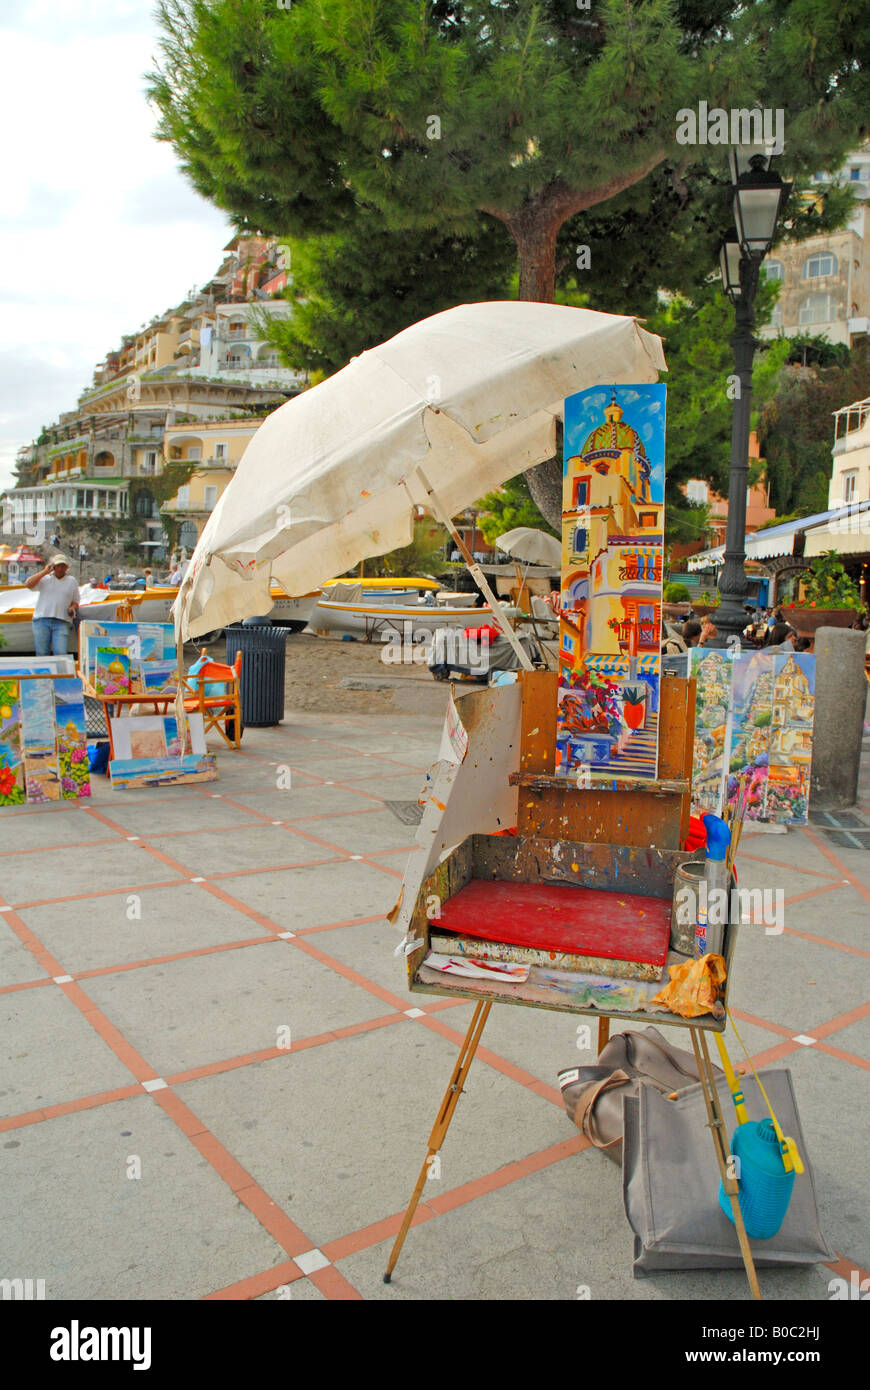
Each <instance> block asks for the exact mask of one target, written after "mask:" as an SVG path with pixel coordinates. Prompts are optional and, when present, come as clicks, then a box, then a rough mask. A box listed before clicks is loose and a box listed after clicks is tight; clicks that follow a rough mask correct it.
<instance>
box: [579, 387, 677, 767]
mask: <svg viewBox="0 0 870 1390" xmlns="http://www.w3.org/2000/svg"><path fill="white" fill-rule="evenodd" d="M665 401H666V388H665V387H664V386H660V385H639V386H615V387H611V388H607V389H604V388H601V387H593V388H591V389H590V390H588V391H581V392H579V393H578V394H577V395H576V396H570V397H569V398H568V399H567V400H566V402H565V464H564V469H563V499H562V598H561V624H560V627H561V641H560V655H559V716H558V728H557V759H558V764H557V772H559V773H562V774H565V775H567V774H569V773H572V772H574V771H576V770H577V769H578V768H579V767H581V766H584V765H585V766H586V767H588V768H589V771H590V776H591V778H592V780H594V781H597V782H602V783H607V782H608V781H612V780H614V779H615V778H619V779H620V780H622V779H625V778H629V779H630V778H638V777H639V778H654V777H655V775H656V768H657V761H658V694H659V675H660V654H659V653H660V643H661V588H662V536H663V510H664V444H665Z"/></svg>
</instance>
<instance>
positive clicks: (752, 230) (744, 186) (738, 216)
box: [716, 151, 791, 646]
mask: <svg viewBox="0 0 870 1390" xmlns="http://www.w3.org/2000/svg"><path fill="white" fill-rule="evenodd" d="M730 158H731V175H732V191H731V201H732V207H733V210H734V222H735V225H736V227H737V235H736V236H733V235H732V236H729V237H727V238H726V239H725V241H723V243H722V246H721V248H720V252H719V263H720V268H721V273H722V284H723V286H724V288H725V293H726V294H727V295H728V298H729V299H730V300H731V302H732V304H733V305H734V310H735V319H736V327H735V331H734V335H733V337H732V339H731V346H732V348H733V349H734V375H735V378H736V382H737V390H736V391H735V395H734V412H733V415H732V417H731V461H730V469H729V482H728V526H727V530H726V532H725V557H724V565H723V568H722V575H721V578H720V580H719V592H720V594H721V603H720V605H719V607H718V609H717V610H716V628H717V631H718V634H719V637H718V641H717V643H716V645H719V646H726V645H727V643H728V639H729V638H730V637H735V636H736V637H738V638H739V637H740V635H741V633H742V632H743V629H744V628H745V626H746V612H745V608H744V605H745V603H746V591H747V585H746V570H745V568H744V562H745V560H746V551H745V549H744V543H745V538H746V491H747V481H748V476H749V424H750V415H751V408H752V359H753V357H754V355H755V349H756V346H757V342H756V338H755V331H754V330H755V296H756V293H757V291H758V274H759V270H760V268H761V262H762V261H763V260H764V257H765V256H766V255H767V254H768V252H769V251H770V248H771V247H772V246H773V243H774V239H775V235H776V222H777V218H778V216H779V213H780V209H781V208H782V206H783V204H784V202H785V200H786V199H787V198H788V195H789V193H790V192H791V184H790V183H783V181H782V179H781V178H780V177H779V174H777V173H775V172H773V171H772V170H771V169H770V167H769V165H770V156H769V155H768V154H762V153H756V154H754V155H751V156H750V157H749V158H748V161H744V160H743V159H741V158H740V154H739V152H737V151H732V152H731V156H730ZM744 163H748V167H744V168H743V169H742V172H741V167H742V165H743V164H744Z"/></svg>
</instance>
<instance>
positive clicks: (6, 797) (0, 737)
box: [0, 661, 91, 806]
mask: <svg viewBox="0 0 870 1390" xmlns="http://www.w3.org/2000/svg"><path fill="white" fill-rule="evenodd" d="M36 674H40V675H44V677H45V678H44V679H39V680H33V679H27V678H26V677H28V676H33V675H36ZM90 794H91V784H90V768H89V762H88V741H87V727H86V723H85V707H84V698H83V694H82V683H81V681H80V680H78V679H77V678H75V677H60V676H54V675H51V674H50V673H49V672H45V673H42V672H40V668H39V662H38V661H37V662H34V663H33V665H27V666H25V665H21V666H17V667H15V668H13V669H7V670H4V671H2V672H0V806H15V805H20V804H21V803H23V802H24V801H28V802H31V803H39V802H45V801H75V800H77V799H78V798H80V797H87V796H90Z"/></svg>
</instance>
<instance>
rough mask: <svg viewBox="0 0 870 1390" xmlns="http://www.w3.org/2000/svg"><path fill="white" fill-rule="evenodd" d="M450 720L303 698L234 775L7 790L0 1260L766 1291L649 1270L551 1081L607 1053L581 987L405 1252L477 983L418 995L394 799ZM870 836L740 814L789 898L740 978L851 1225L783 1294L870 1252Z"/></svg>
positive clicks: (516, 1026) (127, 1277)
mask: <svg viewBox="0 0 870 1390" xmlns="http://www.w3.org/2000/svg"><path fill="white" fill-rule="evenodd" d="M438 735H439V723H438V721H436V720H434V719H432V718H428V717H427V718H426V719H425V720H412V719H409V718H407V717H405V716H397V715H393V716H385V717H380V716H379V717H365V718H363V717H360V718H351V717H345V716H338V715H330V713H329V712H328V710H327V711H325V712H324V713H323V714H322V715H320V716H315V715H301V716H299V715H297V716H294V715H293V714H292V713H290V712H288V714H287V717H286V719H285V722H284V724H283V725H282V726H281V727H280V728H278V729H271V730H262V731H260V730H248V731H246V734H245V738H244V745H243V749H242V751H241V752H239V753H230V752H229V751H225V752H223V753H221V754H220V755H219V768H220V780H219V781H218V782H217V783H214V784H206V785H203V786H199V787H180V788H175V789H171V790H170V789H166V790H164V791H162V792H161V791H139V792H113V791H112V790H111V789H110V788H109V786H108V784H107V783H106V782H105V781H104V780H103V779H99V778H98V779H95V782H94V792H95V794H94V796H93V798H92V800H91V801H90V803H87V802H83V803H80V804H79V805H77V806H73V805H64V806H62V807H59V808H54V807H53V808H50V809H45V810H44V809H37V808H27V807H24V808H20V809H15V810H8V809H7V810H3V811H2V812H0V816H2V820H0V1016H2V1023H0V1029H2V1048H0V1056H2V1079H0V1130H2V1134H0V1232H2V1236H0V1242H2V1257H0V1277H3V1278H33V1279H44V1280H45V1284H46V1297H47V1298H49V1299H57V1298H70V1299H97V1298H119V1299H136V1298H161V1299H199V1298H218V1299H238V1298H261V1297H262V1298H276V1297H282V1298H293V1299H296V1298H303V1299H306V1298H309V1299H310V1298H313V1299H319V1298H327V1299H352V1298H369V1299H372V1298H378V1299H420V1298H428V1299H484V1298H502V1299H523V1298H536V1299H545V1298H558V1299H574V1298H576V1296H577V1289H578V1287H579V1286H585V1287H586V1288H588V1289H589V1291H590V1294H591V1297H592V1298H593V1299H608V1298H633V1299H644V1300H666V1301H669V1300H678V1299H704V1298H710V1297H722V1298H730V1299H743V1298H745V1297H746V1296H747V1286H746V1283H745V1280H744V1277H743V1275H742V1272H733V1273H732V1272H727V1273H724V1274H723V1273H715V1274H714V1273H700V1274H698V1273H694V1274H691V1275H688V1274H682V1273H673V1274H667V1275H660V1276H656V1277H654V1278H650V1279H645V1280H641V1281H635V1280H633V1278H632V1273H631V1259H632V1235H631V1231H630V1229H629V1226H628V1224H627V1222H626V1219H625V1215H624V1212H623V1207H622V1200H621V1190H620V1174H619V1171H618V1169H617V1168H616V1167H615V1165H613V1164H611V1163H609V1162H608V1161H607V1160H606V1159H605V1158H604V1157H603V1156H602V1155H600V1154H599V1153H597V1152H596V1151H595V1150H592V1149H590V1148H589V1147H588V1146H587V1144H586V1141H585V1140H584V1139H583V1138H582V1137H581V1136H580V1135H579V1134H578V1132H577V1131H576V1129H574V1127H573V1126H572V1125H571V1124H570V1123H569V1121H568V1119H567V1117H566V1115H565V1114H564V1111H563V1109H562V1105H561V1101H560V1097H559V1093H558V1089H557V1088H556V1072H557V1070H558V1069H559V1068H560V1067H564V1066H567V1065H570V1064H572V1062H573V1063H576V1062H578V1061H580V1062H587V1063H589V1062H591V1061H592V1060H593V1057H592V1055H591V1054H589V1053H586V1054H581V1053H580V1052H578V1051H577V1046H576V1044H577V1036H576V1019H575V1018H573V1017H572V1016H571V1015H567V1014H566V1015H561V1014H554V1013H546V1012H542V1011H539V1010H529V1009H516V1008H509V1007H505V1008H500V1009H495V1010H494V1011H493V1016H492V1018H491V1020H490V1022H489V1024H488V1026H487V1031H486V1033H485V1035H484V1040H483V1045H482V1047H481V1050H480V1052H479V1054H478V1059H477V1060H476V1061H475V1064H474V1067H473V1069H472V1072H471V1075H470V1078H469V1082H468V1085H467V1088H466V1094H465V1095H464V1097H463V1098H462V1100H461V1102H460V1105H459V1107H458V1110H457V1114H456V1118H455V1120H454V1122H453V1126H452V1128H451V1131H450V1135H449V1137H448V1140H447V1142H446V1144H445V1147H444V1149H443V1152H442V1155H441V1171H440V1175H439V1176H438V1177H437V1178H434V1179H433V1181H432V1182H431V1183H428V1184H427V1187H426V1190H425V1193H424V1196H425V1200H424V1202H423V1203H421V1206H420V1208H419V1212H418V1216H417V1220H416V1223H415V1226H414V1228H413V1229H412V1230H411V1232H410V1234H409V1237H408V1240H407V1242H406V1245H405V1249H404V1252H403V1254H402V1258H401V1260H400V1262H399V1265H398V1268H397V1271H396V1275H395V1277H394V1282H393V1283H392V1284H391V1285H390V1286H385V1285H384V1284H383V1282H382V1274H383V1269H384V1266H385V1263H386V1259H387V1255H388V1252H389V1248H390V1243H391V1240H392V1237H393V1235H394V1234H395V1232H396V1230H397V1228H398V1225H399V1221H400V1219H401V1215H402V1212H403V1210H404V1207H405V1204H406V1202H407V1200H408V1197H409V1196H410V1192H411V1189H412V1187H413V1184H414V1181H415V1179H416V1175H417V1172H418V1170H419V1166H420V1163H421V1161H422V1158H423V1155H424V1153H425V1145H426V1139H427V1136H428V1134H429V1130H430V1128H431V1125H432V1121H433V1120H434V1117H435V1113H436V1111H437V1108H438V1105H439V1104H440V1101H441V1097H442V1095H443V1091H444V1087H445V1085H446V1082H447V1079H448V1077H449V1074H450V1071H451V1068H452V1065H453V1061H454V1059H455V1055H456V1048H457V1046H458V1044H459V1043H460V1041H461V1038H462V1036H463V1034H464V1032H465V1028H466V1026H467V1022H468V1019H469V1016H470V1007H471V1006H470V1005H468V1004H466V1003H464V1002H457V1001H453V1000H446V1001H437V1000H436V1001H435V1002H432V998H431V996H428V995H410V994H409V993H408V992H407V990H406V987H405V982H404V974H403V968H402V965H401V963H400V962H399V961H398V960H397V959H395V958H394V955H393V951H394V948H395V946H396V945H397V939H398V933H397V932H396V930H395V929H394V928H393V927H391V926H390V925H389V924H388V923H387V922H386V921H385V914H386V913H387V912H388V911H389V909H390V907H391V906H392V904H393V902H394V901H395V898H396V896H397V893H398V888H399V883H400V879H401V875H402V870H403V865H404V859H405V855H406V852H407V851H408V850H409V849H410V848H411V845H412V842H413V834H414V831H413V827H412V826H408V825H404V824H402V822H401V821H400V819H399V818H398V817H397V816H396V815H394V814H393V813H392V812H391V811H390V810H389V809H388V808H387V807H386V806H385V805H384V803H385V802H386V801H403V800H404V801H412V800H416V796H417V792H418V790H419V787H420V785H421V782H422V774H423V772H424V770H425V768H426V767H427V766H428V765H429V763H430V762H431V761H432V759H433V758H434V756H435V753H436V749H437V746H438ZM865 766H868V770H870V758H866V759H865ZM288 783H289V785H288ZM859 810H860V811H863V812H864V813H868V812H870V788H868V789H867V792H866V793H865V796H864V801H863V802H862V804H861V807H860V808H859ZM863 823H864V824H866V823H867V822H866V821H864V822H863ZM855 845H856V847H855V848H852V847H851V845H850V844H848V842H847V844H846V845H845V846H844V845H843V844H841V843H835V842H834V841H833V840H832V839H831V837H830V835H829V834H827V832H826V831H825V830H824V829H823V828H821V827H820V826H819V825H813V826H810V827H809V828H808V829H806V830H800V831H793V832H790V833H789V834H788V835H787V836H773V835H763V834H761V833H755V834H752V833H750V832H747V833H746V835H745V836H744V838H743V841H742V844H741V855H740V861H739V866H740V873H741V883H742V884H743V885H744V886H747V887H754V886H757V887H762V888H774V889H775V888H779V887H781V888H783V890H784V892H785V897H786V903H787V915H786V922H787V926H786V929H785V931H784V932H783V933H782V935H766V934H765V933H764V931H763V929H760V928H759V929H754V928H753V929H751V930H750V931H748V932H745V933H743V934H742V935H743V937H744V938H745V939H744V940H742V941H741V947H740V950H739V952H738V954H737V956H736V959H735V967H734V979H733V986H732V995H731V999H732V1005H733V1006H734V1010H735V1014H736V1017H737V1019H738V1022H739V1023H741V1024H742V1025H743V1032H744V1037H745V1040H746V1042H747V1045H748V1047H749V1048H750V1051H751V1052H752V1054H753V1059H754V1061H755V1064H756V1065H761V1064H778V1065H782V1066H787V1067H788V1068H790V1070H791V1071H792V1075H793V1078H794V1083H795V1088H796V1092H797V1097H798V1103H799V1106H800V1111H801V1119H802V1124H803V1128H804V1131H805V1134H806V1138H807V1144H808V1146H809V1149H810V1155H811V1158H812V1161H813V1164H814V1168H815V1180H816V1188H817V1193H818V1199H819V1206H820V1212H821V1220H822V1228H823V1230H824V1232H825V1235H826V1237H827V1239H828V1241H829V1242H830V1243H831V1245H832V1247H833V1248H834V1249H835V1250H836V1252H837V1259H836V1261H835V1262H833V1263H832V1264H831V1266H830V1267H828V1266H816V1267H814V1268H812V1269H808V1270H793V1269H792V1270H781V1271H776V1272H771V1271H766V1270H765V1271H762V1272H761V1276H760V1277H761V1284H762V1289H763V1292H764V1294H765V1297H767V1298H773V1299H804V1298H809V1299H827V1298H829V1296H830V1295H829V1291H828V1283H829V1281H830V1280H831V1278H832V1277H833V1275H834V1274H842V1273H845V1274H846V1275H847V1276H848V1273H849V1271H851V1270H852V1269H856V1268H857V1269H859V1270H860V1271H861V1277H867V1275H866V1271H867V1270H868V1269H870V1225H868V1219H867V1206H866V1164H865V1162H864V1157H863V1154H864V1144H863V1142H862V1135H861V1134H860V1133H858V1132H856V1126H858V1127H861V1128H862V1129H863V1128H865V1127H866V1112H867V1090H868V1087H867V1082H868V1076H867V1073H868V1071H870V1002H868V990H867V980H868V970H867V962H868V958H870V939H868V936H870V933H868V920H870V855H868V853H867V852H866V850H863V849H862V848H860V847H858V846H860V840H859V839H858V840H856V841H855ZM617 1027H618V1025H616V1024H614V1030H615V1029H616V1028H617Z"/></svg>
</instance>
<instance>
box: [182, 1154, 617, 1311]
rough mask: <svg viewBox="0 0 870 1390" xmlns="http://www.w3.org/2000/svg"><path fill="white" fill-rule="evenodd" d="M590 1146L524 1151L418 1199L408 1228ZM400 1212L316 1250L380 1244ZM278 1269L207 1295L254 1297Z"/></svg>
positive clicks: (342, 1254) (341, 1254)
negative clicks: (465, 1180)
mask: <svg viewBox="0 0 870 1390" xmlns="http://www.w3.org/2000/svg"><path fill="white" fill-rule="evenodd" d="M591 1148H592V1145H591V1144H590V1142H589V1140H588V1139H587V1138H585V1136H584V1135H582V1134H575V1135H571V1136H570V1138H567V1139H561V1140H559V1141H558V1142H557V1143H555V1144H550V1145H548V1146H547V1148H545V1149H540V1150H538V1152H537V1153H533V1154H528V1155H527V1156H525V1157H524V1158H520V1159H517V1160H516V1161H515V1162H513V1163H508V1164H506V1165H505V1166H504V1167H502V1168H496V1169H494V1170H493V1171H492V1172H490V1173H485V1174H483V1175H482V1176H481V1177H478V1178H472V1179H471V1181H470V1182H466V1183H462V1184H460V1186H459V1187H454V1188H449V1189H448V1190H447V1191H445V1192H442V1193H439V1194H438V1196H436V1197H430V1198H427V1199H426V1201H421V1202H420V1204H419V1206H418V1207H417V1211H416V1213H415V1215H414V1219H413V1221H412V1222H411V1229H413V1228H414V1227H416V1226H420V1225H422V1224H423V1223H424V1222H426V1221H431V1220H433V1218H435V1217H437V1216H441V1215H444V1214H445V1213H447V1212H449V1211H455V1210H456V1208H457V1207H460V1206H464V1205H465V1204H466V1203H468V1202H472V1201H474V1200H475V1198H477V1197H482V1196H485V1195H487V1194H488V1193H490V1192H497V1191H499V1189H501V1188H503V1187H509V1186H510V1185H511V1184H513V1183H515V1182H517V1181H519V1180H520V1179H522V1178H526V1177H531V1175H532V1174H533V1173H539V1172H541V1171H542V1170H543V1169H544V1168H550V1167H552V1166H553V1165H554V1164H556V1163H560V1162H562V1161H563V1160H564V1159H566V1158H571V1157H573V1156H574V1155H576V1154H580V1153H584V1152H585V1151H586V1150H588V1149H591ZM412 1176H413V1175H412V1174H409V1175H408V1183H409V1187H408V1192H409V1195H410V1182H411V1177H412ZM404 1214H405V1213H404V1210H402V1211H399V1212H394V1213H393V1215H392V1216H386V1217H382V1218H381V1219H380V1220H379V1221H375V1222H372V1223H371V1225H369V1226H362V1227H360V1229H359V1230H356V1231H351V1232H349V1233H348V1234H347V1235H344V1236H338V1237H336V1238H335V1239H333V1240H329V1241H325V1242H324V1244H323V1245H321V1246H320V1249H321V1251H322V1252H323V1254H324V1255H325V1256H326V1258H327V1259H328V1260H331V1261H335V1260H343V1259H346V1258H347V1257H348V1256H349V1255H355V1254H358V1253H359V1252H360V1251H361V1250H367V1249H369V1248H370V1247H371V1246H373V1245H380V1244H381V1243H382V1242H383V1241H385V1240H389V1239H390V1238H391V1237H392V1236H395V1235H396V1233H397V1231H398V1229H399V1227H400V1225H401V1224H402V1218H403V1217H404ZM280 1268H281V1267H280V1266H278V1267H276V1268H275V1269H272V1270H263V1271H262V1273H260V1274H254V1275H250V1276H249V1277H248V1278H246V1279H241V1280H239V1281H238V1283H236V1284H230V1285H227V1286H226V1287H225V1288H223V1289H220V1290H218V1291H217V1292H216V1293H214V1294H210V1295H209V1297H210V1298H235V1299H239V1298H250V1297H252V1296H256V1295H253V1294H252V1293H251V1292H249V1290H251V1289H256V1290H257V1292H258V1293H268V1292H270V1291H271V1290H272V1289H275V1288H279V1287H280V1285H281V1284H282V1283H284V1282H286V1281H285V1280H283V1279H282V1278H281V1277H280V1276H279V1270H280Z"/></svg>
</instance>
